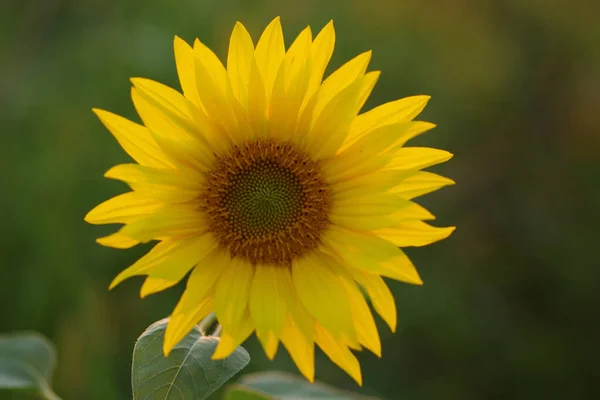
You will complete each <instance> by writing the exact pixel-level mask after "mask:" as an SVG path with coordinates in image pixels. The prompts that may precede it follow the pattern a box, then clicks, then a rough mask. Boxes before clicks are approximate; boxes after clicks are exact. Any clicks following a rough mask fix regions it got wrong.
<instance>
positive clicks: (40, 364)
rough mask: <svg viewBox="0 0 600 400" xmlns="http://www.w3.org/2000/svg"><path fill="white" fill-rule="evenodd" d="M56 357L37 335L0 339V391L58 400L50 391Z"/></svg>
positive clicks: (51, 347)
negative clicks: (31, 394)
mask: <svg viewBox="0 0 600 400" xmlns="http://www.w3.org/2000/svg"><path fill="white" fill-rule="evenodd" d="M55 363H56V354H55V351H54V346H53V345H52V343H50V342H49V341H48V340H47V339H46V338H45V337H43V336H41V335H39V334H37V333H20V334H10V335H3V336H0V392H1V391H5V390H9V391H26V392H33V393H35V394H37V395H39V396H40V397H42V398H44V399H47V400H59V397H58V396H57V395H56V394H54V392H53V391H52V389H51V388H50V379H51V377H52V372H54V365H55Z"/></svg>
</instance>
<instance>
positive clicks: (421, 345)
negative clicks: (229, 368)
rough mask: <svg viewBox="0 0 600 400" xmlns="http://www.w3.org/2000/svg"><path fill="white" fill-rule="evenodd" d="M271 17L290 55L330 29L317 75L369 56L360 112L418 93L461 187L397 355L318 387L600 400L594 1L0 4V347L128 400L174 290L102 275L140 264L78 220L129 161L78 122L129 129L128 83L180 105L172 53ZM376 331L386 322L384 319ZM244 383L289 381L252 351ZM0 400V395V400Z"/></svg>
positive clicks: (47, 0) (398, 338) (404, 315)
mask: <svg viewBox="0 0 600 400" xmlns="http://www.w3.org/2000/svg"><path fill="white" fill-rule="evenodd" d="M277 15H281V16H282V21H283V25H284V32H285V34H286V36H287V44H289V43H290V39H291V38H292V37H293V36H295V35H296V34H297V33H298V32H299V31H300V30H301V29H302V28H303V27H304V26H305V25H307V24H310V25H311V26H312V27H313V32H315V31H318V30H320V28H321V27H322V26H324V25H325V24H326V23H327V22H328V21H329V20H330V19H334V21H335V26H336V31H337V46H336V51H335V53H334V57H333V60H332V62H331V64H330V68H329V71H331V70H332V68H333V67H338V66H340V65H341V64H342V63H343V62H344V61H345V60H347V59H349V58H351V57H353V56H354V55H356V54H358V53H359V52H363V51H365V50H368V49H373V52H374V53H373V54H374V55H373V60H372V63H371V68H370V69H372V70H382V71H383V74H382V76H381V79H380V80H379V84H378V86H377V87H376V89H375V91H374V93H373V96H372V97H371V100H370V101H369V103H368V105H367V108H370V107H372V106H374V105H376V104H378V103H382V102H386V101H390V100H394V99H396V98H398V97H404V96H408V95H414V94H422V93H425V94H430V95H432V100H431V102H430V103H429V106H428V107H427V109H426V110H425V112H424V113H423V114H422V115H421V117H420V118H421V119H424V120H429V121H433V122H435V123H437V124H438V128H436V129H435V130H433V131H431V132H429V133H428V134H426V135H424V136H422V137H420V138H418V139H416V140H414V141H413V142H412V143H410V144H411V145H423V146H431V147H439V148H444V149H448V150H449V151H451V152H453V153H454V154H455V157H454V159H452V160H451V161H450V162H449V163H447V164H445V165H441V166H438V167H436V168H435V169H434V171H436V172H439V173H441V174H443V175H446V176H450V177H452V178H454V179H455V180H456V181H457V182H458V184H457V185H456V186H452V187H449V188H445V189H443V190H441V191H439V192H436V193H434V194H432V195H429V196H426V197H425V198H423V199H422V204H424V205H426V206H427V207H428V208H430V209H431V210H432V211H433V212H434V213H435V214H436V215H437V216H438V220H437V224H439V225H440V226H446V225H456V226H457V227H458V228H457V230H456V232H455V233H454V234H453V235H452V236H451V237H450V238H449V239H448V240H445V241H443V242H440V243H438V244H435V245H432V246H429V247H426V248H414V249H408V250H407V252H408V254H409V256H411V257H412V258H413V260H414V262H415V264H416V265H417V266H418V268H419V270H420V272H421V274H422V277H423V279H424V281H425V285H424V286H422V287H412V286H409V285H405V284H401V283H395V282H392V283H391V287H392V289H393V291H394V293H395V295H396V298H397V304H398V314H399V327H398V332H397V333H396V334H394V335H392V334H391V333H389V331H388V329H387V328H386V327H385V326H384V325H383V324H380V328H381V335H382V340H383V359H378V358H376V357H375V356H373V355H371V354H369V353H360V354H359V358H360V360H361V362H362V366H363V373H364V381H365V384H364V387H363V388H361V389H359V388H357V387H356V385H355V384H354V383H353V382H352V381H351V380H350V379H349V378H348V377H346V376H345V374H344V373H343V372H342V371H341V370H339V369H338V368H337V367H335V366H334V365H333V364H332V363H330V362H329V361H328V360H327V359H326V358H325V357H324V356H323V355H322V354H319V356H318V359H317V378H318V379H320V380H322V381H325V382H328V383H331V384H334V385H336V386H339V387H342V388H348V389H350V390H357V391H360V392H362V393H365V394H371V395H378V396H382V397H384V398H388V399H406V400H413V399H414V400H419V399H507V398H508V399H513V398H514V399H518V398H519V399H520V398H522V399H538V398H540V399H542V398H552V399H554V398H556V399H558V398H569V399H584V398H600V397H598V396H600V389H599V385H598V382H599V381H600V373H599V372H600V369H599V367H598V357H599V356H600V351H599V344H598V339H599V338H600V310H599V307H598V306H599V305H600V283H599V275H600V271H599V269H600V262H599V261H598V241H599V239H600V234H599V232H598V227H599V225H600V224H599V223H600V208H599V205H600V24H599V23H598V16H599V15H600V3H598V2H597V1H594V0H588V1H586V0H577V1H575V0H573V1H566V0H349V1H323V0H298V1H292V0H290V1H283V0H253V1H250V0H233V1H231V0H220V1H200V0H180V1H177V2H169V1H158V0H146V1H133V0H125V1H122V0H121V1H115V0H3V1H1V2H0V228H1V229H0V331H1V332H7V331H14V330H36V331H40V332H42V333H44V334H45V335H47V336H48V337H50V338H51V339H52V340H53V341H54V342H55V344H56V346H57V348H58V351H59V364H58V368H57V370H56V373H55V377H54V386H55V389H56V392H57V393H59V394H60V395H61V396H63V398H64V399H89V400H107V399H128V398H129V399H130V398H131V389H130V377H129V368H130V358H131V351H132V346H133V343H134V341H135V339H136V338H137V336H138V335H139V334H140V333H141V332H142V331H143V330H144V329H145V328H146V326H147V325H149V324H150V323H151V322H153V321H155V320H157V319H160V318H162V317H164V316H166V315H168V314H169V312H170V311H171V309H172V307H173V306H174V304H175V302H176V299H177V297H178V295H179V294H180V292H181V291H182V289H183V286H182V285H179V286H177V287H176V288H173V289H171V290H169V291H167V292H165V293H162V294H158V295H154V296H151V297H150V298H148V299H145V300H140V299H139V297H138V290H139V287H140V285H141V282H142V280H141V278H140V279H130V280H128V281H126V282H125V283H123V284H121V285H120V286H119V287H118V288H117V289H115V290H113V291H112V292H109V291H108V290H107V286H108V284H109V282H110V281H111V279H112V277H113V276H114V275H115V274H116V273H117V272H118V271H120V270H121V269H122V268H123V267H125V266H127V265H129V264H130V263H131V262H132V261H133V260H135V259H136V258H137V257H139V256H140V255H141V254H142V253H143V252H144V251H145V250H146V249H143V248H136V249H132V250H128V251H119V250H113V249H108V248H103V247H101V246H99V245H97V244H95V242H94V239H95V238H96V237H99V236H102V235H104V234H108V233H109V232H110V231H112V230H113V229H114V228H113V227H96V226H91V225H87V224H85V223H84V221H83V216H84V215H85V213H86V212H87V211H88V210H90V209H91V208H92V207H93V206H94V205H96V204H98V203H99V202H101V201H103V200H105V199H108V198H109V197H111V196H113V195H115V194H117V193H120V192H122V191H124V189H125V186H124V185H123V184H121V183H119V182H116V181H109V180H106V179H103V178H102V175H103V173H104V172H105V171H106V170H107V169H108V168H109V167H110V166H111V165H113V164H116V163H121V162H126V161H127V160H128V158H127V155H126V154H125V153H124V152H122V151H121V149H120V148H119V146H118V145H117V143H116V141H114V139H113V138H112V136H111V135H110V133H109V132H108V131H107V130H105V129H104V127H103V126H102V125H101V124H100V122H99V121H97V119H96V117H95V116H94V115H93V114H92V112H91V110H90V109H91V108H92V107H100V108H105V109H108V110H111V111H114V112H116V113H119V114H121V115H124V116H127V117H129V118H133V119H135V120H137V116H136V115H135V113H134V109H133V106H132V105H131V102H130V99H129V86H130V83H129V80H128V79H129V77H132V76H143V77H148V78H152V79H155V80H159V81H161V82H164V83H167V84H169V85H171V86H173V87H177V88H178V83H177V82H178V81H177V77H176V73H175V65H174V60H173V55H172V54H173V51H172V40H173V36H174V35H175V34H177V35H180V36H181V37H183V38H184V39H186V40H188V41H190V42H191V41H192V40H193V39H194V38H195V37H200V38H201V40H202V41H203V42H204V43H206V44H207V45H209V46H210V47H212V48H213V49H215V51H216V53H217V54H218V55H219V56H220V57H221V58H222V59H224V57H225V54H226V49H227V45H228V39H229V33H230V31H231V29H232V27H233V25H234V23H235V21H236V20H241V21H243V22H244V24H245V25H246V26H247V27H248V29H249V31H250V32H251V34H252V35H253V37H254V38H255V40H256V39H257V38H258V35H259V34H260V32H261V30H262V29H263V28H264V26H266V24H267V23H268V22H269V21H270V20H271V19H272V18H273V17H274V16H277ZM378 322H381V321H378ZM246 347H247V349H248V350H249V351H250V353H251V355H252V357H253V358H252V362H251V364H250V366H249V367H248V368H247V369H246V370H245V371H244V373H247V372H251V371H258V370H266V369H278V370H289V371H294V370H295V369H294V367H293V365H292V363H291V361H290V359H289V357H288V356H287V354H285V352H284V351H280V353H279V354H278V356H277V358H276V361H275V362H269V361H268V360H267V359H266V357H265V356H264V354H263V353H262V351H261V350H260V349H259V346H258V345H257V342H256V341H255V340H254V339H251V340H250V341H249V342H248V343H247V344H246ZM1 396H2V395H0V397H1Z"/></svg>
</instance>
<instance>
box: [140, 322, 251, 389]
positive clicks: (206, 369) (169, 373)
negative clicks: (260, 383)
mask: <svg viewBox="0 0 600 400" xmlns="http://www.w3.org/2000/svg"><path fill="white" fill-rule="evenodd" d="M167 322H168V319H167V318H166V319H163V320H161V321H157V322H155V323H154V324H152V325H150V326H149V327H148V329H146V331H145V332H144V333H142V336H140V338H139V339H138V341H137V343H136V344H135V349H134V350H133V366H132V371H131V375H132V386H133V399H134V400H159V399H160V400H202V399H205V398H207V397H208V396H209V395H210V394H211V393H213V392H214V391H215V390H217V389H218V388H220V387H221V386H222V385H223V384H224V383H225V382H227V381H228V380H229V379H231V377H232V376H234V375H235V374H237V373H238V372H239V371H240V370H242V369H243V368H244V367H245V366H246V365H248V362H250V355H248V352H247V351H246V350H245V349H244V348H243V347H238V348H237V349H236V350H235V351H234V352H233V353H232V354H231V355H230V356H229V357H227V358H225V359H223V360H211V356H212V354H213V353H214V351H215V348H216V347H217V344H218V343H219V338H218V337H214V336H203V335H202V333H201V332H200V329H199V328H198V327H195V328H194V329H193V330H192V331H191V332H190V333H188V334H187V335H186V336H185V337H184V338H183V339H182V340H181V342H179V343H178V344H177V345H176V346H175V347H174V348H173V350H172V351H171V353H170V354H169V356H168V357H166V358H165V357H164V355H163V340H164V335H165V329H166V327H167Z"/></svg>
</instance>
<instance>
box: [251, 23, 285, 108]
mask: <svg viewBox="0 0 600 400" xmlns="http://www.w3.org/2000/svg"><path fill="white" fill-rule="evenodd" d="M254 55H255V58H256V64H257V66H258V70H259V71H260V74H261V76H262V78H263V81H264V84H265V93H266V98H267V104H268V103H269V102H270V98H271V92H272V91H273V85H274V83H275V78H276V76H277V71H278V70H279V66H280V65H281V62H282V61H283V58H284V57H285V44H284V42H283V31H282V29H281V21H280V19H279V17H277V18H275V19H274V20H273V21H271V23H270V24H269V25H268V26H267V27H266V28H265V30H264V32H263V34H262V35H261V37H260V39H259V40H258V43H257V44H256V50H255V51H254Z"/></svg>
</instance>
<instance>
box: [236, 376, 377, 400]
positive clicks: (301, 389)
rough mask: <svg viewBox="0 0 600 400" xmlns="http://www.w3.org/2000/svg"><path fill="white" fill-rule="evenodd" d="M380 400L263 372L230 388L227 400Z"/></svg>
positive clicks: (291, 377) (295, 377)
mask: <svg viewBox="0 0 600 400" xmlns="http://www.w3.org/2000/svg"><path fill="white" fill-rule="evenodd" d="M270 399H278V400H301V399H317V400H344V399H346V400H348V399H354V400H377V399H376V398H375V397H365V396H361V395H358V394H355V393H351V392H345V391H342V390H339V389H336V388H333V387H331V386H327V385H325V384H322V383H310V382H308V381H307V380H305V379H303V378H299V377H297V376H295V375H291V374H286V373H283V372H261V373H257V374H250V375H245V376H244V377H243V378H242V379H240V381H239V382H238V384H236V385H233V386H231V387H230V388H229V390H228V392H227V395H226V397H225V400H270Z"/></svg>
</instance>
